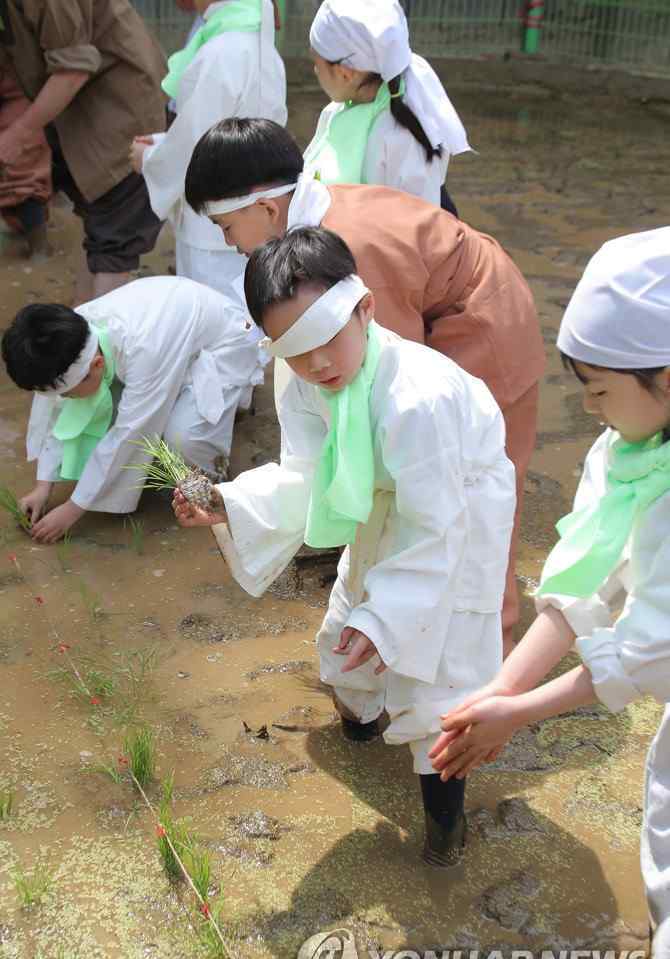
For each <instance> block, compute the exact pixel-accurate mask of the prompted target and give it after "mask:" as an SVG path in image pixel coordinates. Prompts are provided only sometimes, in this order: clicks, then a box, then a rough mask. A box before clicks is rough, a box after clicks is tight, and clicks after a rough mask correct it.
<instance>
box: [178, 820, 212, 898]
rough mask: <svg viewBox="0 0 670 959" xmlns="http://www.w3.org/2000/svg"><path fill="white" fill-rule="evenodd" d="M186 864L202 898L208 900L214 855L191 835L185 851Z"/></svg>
mask: <svg viewBox="0 0 670 959" xmlns="http://www.w3.org/2000/svg"><path fill="white" fill-rule="evenodd" d="M182 858H183V860H184V865H185V866H186V869H187V870H188V874H189V876H190V877H191V882H192V883H193V885H194V886H195V888H196V889H197V891H198V894H199V895H200V897H201V899H203V900H204V901H205V902H207V899H208V895H209V886H210V882H211V875H212V857H211V855H210V853H209V852H208V851H207V850H206V849H203V848H202V846H199V845H198V843H197V840H196V839H195V838H194V837H193V836H191V837H189V846H188V848H187V849H186V850H185V851H184V856H183V857H182Z"/></svg>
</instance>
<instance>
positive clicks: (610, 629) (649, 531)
mask: <svg viewBox="0 0 670 959" xmlns="http://www.w3.org/2000/svg"><path fill="white" fill-rule="evenodd" d="M617 436H618V434H617V433H615V432H614V431H612V430H610V429H608V430H606V431H605V432H604V433H602V434H601V435H600V436H599V437H598V439H597V440H596V442H595V443H594V444H593V446H592V447H591V450H590V451H589V454H588V456H587V458H586V462H585V464H584V472H583V475H582V478H581V480H580V483H579V487H578V489H577V493H576V496H575V504H574V508H575V509H583V508H584V507H586V506H587V505H589V504H591V503H593V502H594V501H596V500H598V499H600V498H601V497H602V496H604V495H605V492H606V490H607V469H608V462H609V456H610V450H611V447H612V444H613V443H614V441H615V440H616V438H617ZM668 570H670V491H669V492H667V493H664V494H663V495H662V496H659V497H658V499H656V500H655V501H654V502H653V503H652V504H651V505H650V506H649V507H647V509H646V510H644V512H643V513H642V514H641V516H640V517H639V518H638V519H637V521H636V522H635V524H634V527H633V531H632V534H631V537H630V539H629V541H628V544H627V546H626V548H625V549H624V552H623V554H622V557H621V561H620V563H619V565H618V566H617V568H616V569H615V570H614V571H613V572H612V573H611V575H610V576H609V577H608V578H607V580H606V581H605V582H604V583H603V585H602V586H601V588H600V590H599V591H598V593H597V594H596V595H594V596H592V597H589V598H587V599H575V598H574V597H568V596H557V595H552V596H549V595H547V596H540V597H538V599H537V601H536V605H537V608H538V610H542V609H544V608H545V607H547V606H549V605H551V606H554V607H555V608H556V609H559V610H560V611H561V612H562V613H563V615H564V616H565V618H566V620H567V621H568V623H569V624H570V626H571V628H572V629H573V631H574V632H575V633H576V634H577V650H578V652H579V654H580V656H581V658H582V660H583V661H584V664H585V665H586V666H587V667H588V669H589V670H590V672H591V676H592V679H593V685H594V688H595V691H596V694H597V696H598V698H599V699H600V700H601V701H602V702H603V703H604V704H605V705H606V706H607V707H608V708H609V709H611V710H613V711H614V712H617V711H619V710H621V709H623V708H624V706H626V705H627V704H628V703H630V702H632V701H633V700H634V699H639V698H640V697H641V696H645V695H649V696H653V697H654V698H655V699H657V700H658V701H659V702H661V703H667V702H669V701H670V578H669V576H668ZM622 603H623V611H622V612H621V614H620V615H619V616H617V617H616V619H615V615H614V611H615V610H616V609H617V608H620V606H621V604H622Z"/></svg>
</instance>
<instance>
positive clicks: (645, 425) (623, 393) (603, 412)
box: [575, 363, 670, 443]
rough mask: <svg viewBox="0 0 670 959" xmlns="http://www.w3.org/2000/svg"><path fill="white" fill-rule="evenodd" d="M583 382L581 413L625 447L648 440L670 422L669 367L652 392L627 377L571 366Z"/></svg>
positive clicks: (621, 374) (605, 371)
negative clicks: (616, 435) (593, 418)
mask: <svg viewBox="0 0 670 959" xmlns="http://www.w3.org/2000/svg"><path fill="white" fill-rule="evenodd" d="M575 370H576V371H577V374H578V376H579V377H580V378H581V379H582V380H583V381H584V397H583V399H584V409H585V411H586V412H587V413H591V414H592V415H593V416H597V417H598V418H599V419H600V420H602V421H603V422H604V423H606V424H607V425H608V426H611V427H612V428H613V429H615V430H618V431H619V433H621V436H622V437H623V439H625V440H627V441H628V442H629V443H636V442H639V441H640V440H645V439H648V437H650V436H653V435H654V433H658V432H659V431H660V430H662V429H665V427H666V426H667V425H668V423H669V422H670V367H666V369H664V370H663V371H661V372H660V373H658V374H657V376H656V377H655V388H654V390H653V392H650V391H649V390H647V389H645V388H644V386H642V384H641V383H640V382H639V380H637V379H636V378H635V377H634V376H631V375H630V374H629V373H617V372H615V371H614V370H606V369H603V368H600V367H597V366H588V365H587V364H586V363H575Z"/></svg>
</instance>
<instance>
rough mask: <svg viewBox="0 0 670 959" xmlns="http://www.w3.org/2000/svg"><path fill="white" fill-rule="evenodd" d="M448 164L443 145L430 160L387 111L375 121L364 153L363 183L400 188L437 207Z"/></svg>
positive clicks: (447, 154) (447, 155) (419, 145)
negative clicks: (437, 153)
mask: <svg viewBox="0 0 670 959" xmlns="http://www.w3.org/2000/svg"><path fill="white" fill-rule="evenodd" d="M448 165H449V152H448V150H446V148H444V147H443V149H442V156H441V157H434V158H433V160H432V161H431V162H430V163H429V162H428V161H427V159H426V152H425V150H424V149H423V147H422V146H421V144H420V143H418V142H417V140H415V138H414V137H413V136H412V134H411V133H410V132H409V130H406V129H405V128H404V127H401V126H400V125H399V124H398V123H397V121H396V120H395V119H394V118H393V116H392V115H391V114H390V113H387V114H386V113H385V114H382V115H381V116H380V117H379V118H378V120H377V122H376V123H375V124H374V126H373V128H372V131H371V133H370V137H369V139H368V145H367V150H366V154H365V181H366V183H369V184H378V185H379V186H388V187H391V188H392V189H394V190H402V191H403V192H405V193H411V194H412V195H413V196H418V197H419V198H420V199H423V200H426V201H427V202H428V203H434V204H435V205H436V206H439V205H440V189H441V187H442V184H443V183H444V180H445V177H446V175H447V167H448Z"/></svg>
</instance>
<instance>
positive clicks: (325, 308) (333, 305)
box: [260, 273, 370, 359]
mask: <svg viewBox="0 0 670 959" xmlns="http://www.w3.org/2000/svg"><path fill="white" fill-rule="evenodd" d="M369 292H370V291H369V290H368V288H367V286H366V285H365V283H364V282H363V281H362V280H361V278H360V276H357V275H356V274H355V273H354V274H352V275H351V276H347V277H346V278H345V279H344V280H340V282H339V283H336V284H335V286H331V288H330V289H329V290H326V292H325V293H324V294H323V296H320V297H319V298H318V300H315V301H314V302H313V303H312V305H311V306H310V307H309V309H307V310H305V312H304V313H303V314H302V316H299V317H298V319H297V320H296V321H295V323H294V324H293V326H290V327H289V328H288V330H287V331H286V332H285V333H284V334H282V336H280V337H279V338H278V339H276V340H271V339H270V338H269V337H266V338H265V339H264V340H261V342H260V346H262V348H263V349H264V350H267V352H268V353H269V354H270V355H271V356H279V357H281V358H282V359H287V358H288V357H291V356H300V355H301V354H302V353H309V351H310V350H315V349H316V348H317V346H323V345H324V344H325V343H329V342H330V340H332V338H333V337H334V336H337V334H338V333H339V332H340V330H341V329H342V328H343V327H344V326H346V325H347V323H348V322H349V320H350V319H351V314H352V313H353V312H354V310H355V309H356V306H357V305H358V304H359V303H360V301H361V300H362V299H363V297H364V296H365V295H366V293H369Z"/></svg>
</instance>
